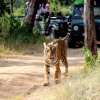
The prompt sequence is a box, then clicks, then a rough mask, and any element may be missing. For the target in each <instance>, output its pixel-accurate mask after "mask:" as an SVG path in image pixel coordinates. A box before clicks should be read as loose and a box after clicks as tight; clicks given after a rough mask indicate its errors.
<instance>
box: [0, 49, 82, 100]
mask: <svg viewBox="0 0 100 100" xmlns="http://www.w3.org/2000/svg"><path fill="white" fill-rule="evenodd" d="M43 61H44V59H43V52H41V53H34V54H32V55H17V56H14V57H10V58H4V59H1V60H0V100H11V99H10V98H12V97H15V96H17V95H20V94H24V93H26V94H27V95H28V94H30V91H35V90H36V89H38V88H39V87H41V86H42V83H43V80H44V77H43V71H44V69H43V66H44V62H43ZM83 61H84V56H83V53H82V50H81V49H78V48H77V49H68V65H69V75H71V74H72V73H74V72H76V71H77V70H78V69H79V68H81V67H82V66H83ZM61 66H62V64H61ZM54 71H55V69H54V68H51V79H53V74H54ZM61 71H62V74H63V72H64V67H63V66H62V67H61ZM14 100H16V99H14Z"/></svg>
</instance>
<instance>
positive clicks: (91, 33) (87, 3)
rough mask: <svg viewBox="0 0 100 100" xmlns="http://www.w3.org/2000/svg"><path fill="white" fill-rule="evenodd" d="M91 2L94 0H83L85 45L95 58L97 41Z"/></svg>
mask: <svg viewBox="0 0 100 100" xmlns="http://www.w3.org/2000/svg"><path fill="white" fill-rule="evenodd" d="M93 4H94V0H84V24H85V46H86V48H87V49H88V50H89V51H90V52H91V53H92V55H93V57H94V58H96V57H97V43H96V30H95V20H94V7H93Z"/></svg>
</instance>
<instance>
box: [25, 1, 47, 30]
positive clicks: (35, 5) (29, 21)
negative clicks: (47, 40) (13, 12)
mask: <svg viewBox="0 0 100 100" xmlns="http://www.w3.org/2000/svg"><path fill="white" fill-rule="evenodd" d="M41 3H45V4H46V0H31V2H30V10H29V13H28V14H27V15H26V17H25V25H26V26H27V28H28V30H29V31H30V32H32V29H33V27H34V21H35V16H36V13H37V10H38V9H39V4H41Z"/></svg>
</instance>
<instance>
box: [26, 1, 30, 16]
mask: <svg viewBox="0 0 100 100" xmlns="http://www.w3.org/2000/svg"><path fill="white" fill-rule="evenodd" d="M29 4H30V2H28V1H27V2H26V9H25V16H26V15H27V14H28V12H29V9H30V7H29Z"/></svg>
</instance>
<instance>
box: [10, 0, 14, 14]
mask: <svg viewBox="0 0 100 100" xmlns="http://www.w3.org/2000/svg"><path fill="white" fill-rule="evenodd" d="M10 2H11V5H10V9H11V13H13V5H14V1H13V0H11V1H10Z"/></svg>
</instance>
